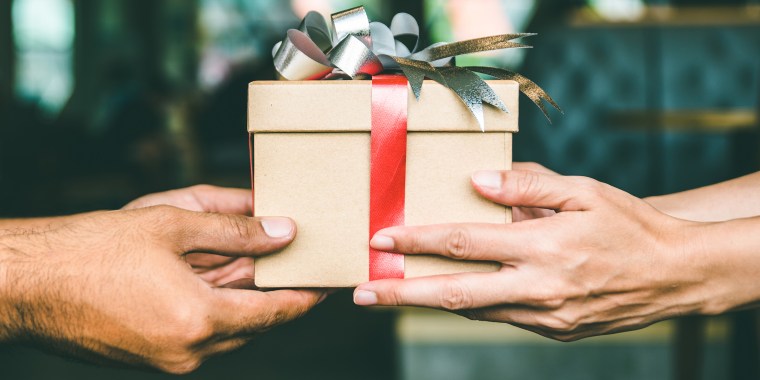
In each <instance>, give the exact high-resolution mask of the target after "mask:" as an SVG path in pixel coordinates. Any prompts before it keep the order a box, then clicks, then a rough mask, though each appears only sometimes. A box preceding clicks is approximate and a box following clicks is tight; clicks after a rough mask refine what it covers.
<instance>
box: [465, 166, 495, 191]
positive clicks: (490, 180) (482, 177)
mask: <svg viewBox="0 0 760 380" xmlns="http://www.w3.org/2000/svg"><path fill="white" fill-rule="evenodd" d="M472 181H473V182H475V184H477V185H478V186H480V187H485V188H489V189H501V173H499V172H496V171H493V170H483V171H479V172H475V174H473V175H472Z"/></svg>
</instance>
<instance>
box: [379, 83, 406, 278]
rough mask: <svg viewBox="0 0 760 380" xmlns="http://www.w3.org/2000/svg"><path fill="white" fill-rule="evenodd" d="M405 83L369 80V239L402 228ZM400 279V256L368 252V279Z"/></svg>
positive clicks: (404, 160) (404, 167) (404, 175)
mask: <svg viewBox="0 0 760 380" xmlns="http://www.w3.org/2000/svg"><path fill="white" fill-rule="evenodd" d="M406 87H407V80H406V77H404V76H402V75H377V76H374V77H372V133H371V135H372V142H371V158H370V160H371V161H370V187H369V198H370V199H369V236H370V239H371V238H372V236H374V235H375V233H377V232H378V231H380V230H382V229H383V228H387V227H392V226H401V225H404V201H405V198H406V196H405V185H406V112H407V101H408V93H407V88H406ZM385 278H404V255H402V254H397V253H390V252H382V251H378V250H375V249H372V248H370V249H369V279H370V281H372V280H380V279H385Z"/></svg>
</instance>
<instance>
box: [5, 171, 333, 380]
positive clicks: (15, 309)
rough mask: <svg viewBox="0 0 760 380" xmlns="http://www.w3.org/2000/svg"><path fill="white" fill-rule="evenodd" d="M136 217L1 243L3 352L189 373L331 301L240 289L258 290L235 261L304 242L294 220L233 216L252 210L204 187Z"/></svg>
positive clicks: (10, 236) (51, 229)
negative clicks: (11, 346) (8, 348)
mask: <svg viewBox="0 0 760 380" xmlns="http://www.w3.org/2000/svg"><path fill="white" fill-rule="evenodd" d="M155 204H164V205H161V206H153V205H155ZM166 204H171V205H174V206H177V207H174V206H167V205H166ZM178 207H184V208H187V209H191V210H199V211H204V212H198V211H188V210H182V209H180V208H178ZM128 208H134V209H131V210H122V211H107V212H94V213H89V214H81V215H74V216H69V217H63V218H55V219H54V220H52V221H50V223H49V224H48V225H43V224H40V223H34V222H32V223H31V224H23V223H22V226H21V227H16V228H13V229H11V230H5V231H2V232H0V341H3V342H14V341H26V342H30V343H33V344H37V345H39V346H41V347H44V348H47V349H52V350H54V351H57V352H60V353H64V354H68V355H72V356H77V357H80V358H84V359H89V360H95V361H106V362H121V363H125V364H128V365H133V366H144V367H153V368H157V369H160V370H163V371H167V372H172V373H187V372H189V371H192V370H193V369H195V368H197V367H198V365H200V363H201V362H202V361H203V360H205V359H206V358H208V357H210V356H212V355H216V354H219V353H222V352H226V351H230V350H232V349H235V348H237V347H239V346H241V345H243V344H244V343H246V342H247V341H248V340H250V339H251V338H252V337H253V336H254V335H256V334H258V333H260V332H262V331H265V330H267V329H269V328H271V327H273V326H276V325H279V324H281V323H283V322H286V321H289V320H291V319H294V318H297V317H299V316H301V315H303V314H304V313H306V312H307V311H308V310H309V309H310V308H311V307H313V306H314V305H315V304H317V303H318V302H319V301H320V300H321V299H322V298H323V296H324V295H323V293H322V292H318V291H310V290H278V291H271V292H259V291H254V290H247V289H238V288H245V287H250V285H251V284H250V281H247V280H246V279H245V278H246V277H250V276H249V275H250V269H243V268H242V266H236V264H235V263H236V262H238V261H237V260H235V259H236V258H239V259H238V260H240V261H241V262H246V261H247V260H248V259H247V258H249V257H251V256H257V255H260V254H264V253H269V252H274V251H277V250H278V249H280V248H282V247H284V246H285V245H287V244H288V243H289V242H290V241H291V240H292V239H293V238H294V236H295V233H296V230H295V225H294V224H293V222H292V221H291V220H289V219H287V218H261V219H260V218H251V217H247V216H243V215H235V214H234V213H243V212H246V211H248V210H249V209H250V193H249V192H248V191H243V190H229V189H220V188H213V187H207V186H201V187H194V188H190V189H185V190H179V191H174V192H168V193H162V194H157V195H152V196H148V197H145V198H141V199H140V200H137V201H135V202H133V203H132V204H130V205H129V206H128ZM221 212H225V213H227V214H223V213H221ZM24 226H33V227H34V228H33V229H29V230H27V231H23V229H24ZM197 253H207V254H206V255H205V256H201V255H200V254H197ZM211 253H213V254H214V255H213V256H212V255H211ZM216 255H219V256H220V257H224V258H219V257H217V256H216ZM227 257H229V259H228V258H227ZM243 258H246V259H245V260H243ZM185 259H187V261H186V260H185ZM230 260H231V261H230ZM189 264H193V265H198V266H199V267H196V268H195V271H196V272H200V273H201V275H200V276H198V275H196V274H195V273H193V270H192V269H191V268H190V265H189ZM199 268H203V269H199ZM204 280H205V281H204ZM236 280H238V281H236ZM228 282H232V283H231V284H227V285H228V286H223V287H218V286H217V285H223V284H226V283H228Z"/></svg>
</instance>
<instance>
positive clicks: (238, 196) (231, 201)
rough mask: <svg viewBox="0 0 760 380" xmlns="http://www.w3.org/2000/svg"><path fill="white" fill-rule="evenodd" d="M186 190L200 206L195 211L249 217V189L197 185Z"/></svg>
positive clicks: (251, 203) (250, 200) (250, 208)
mask: <svg viewBox="0 0 760 380" xmlns="http://www.w3.org/2000/svg"><path fill="white" fill-rule="evenodd" d="M188 190H189V191H190V192H191V193H192V194H193V196H194V197H195V198H196V199H197V200H198V203H200V204H201V206H202V210H196V211H207V212H219V213H225V214H240V215H248V216H250V215H251V212H252V209H253V206H252V205H253V198H252V195H251V190H250V189H234V188H227V187H217V186H210V185H197V186H193V187H190V188H188Z"/></svg>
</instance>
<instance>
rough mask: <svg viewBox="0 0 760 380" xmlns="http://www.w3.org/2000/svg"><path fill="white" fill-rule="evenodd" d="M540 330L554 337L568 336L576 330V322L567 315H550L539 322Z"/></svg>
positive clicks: (572, 317)
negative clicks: (550, 333)
mask: <svg viewBox="0 0 760 380" xmlns="http://www.w3.org/2000/svg"><path fill="white" fill-rule="evenodd" d="M539 323H540V325H541V327H542V328H544V329H547V330H549V331H551V332H552V333H553V334H555V335H563V336H569V335H572V334H573V333H574V332H575V331H576V330H577V329H578V321H577V319H576V318H575V317H574V316H572V315H568V314H567V313H550V314H549V315H546V316H544V317H543V318H541V319H540V320H539Z"/></svg>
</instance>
